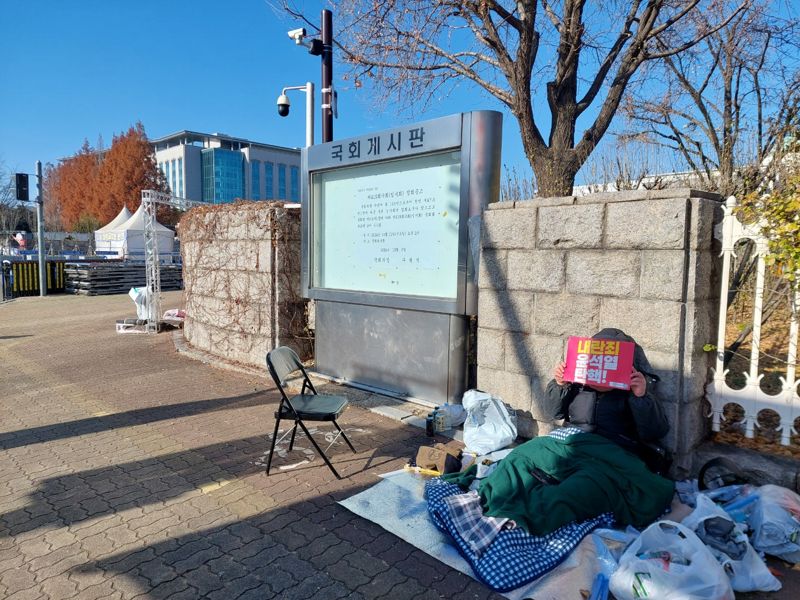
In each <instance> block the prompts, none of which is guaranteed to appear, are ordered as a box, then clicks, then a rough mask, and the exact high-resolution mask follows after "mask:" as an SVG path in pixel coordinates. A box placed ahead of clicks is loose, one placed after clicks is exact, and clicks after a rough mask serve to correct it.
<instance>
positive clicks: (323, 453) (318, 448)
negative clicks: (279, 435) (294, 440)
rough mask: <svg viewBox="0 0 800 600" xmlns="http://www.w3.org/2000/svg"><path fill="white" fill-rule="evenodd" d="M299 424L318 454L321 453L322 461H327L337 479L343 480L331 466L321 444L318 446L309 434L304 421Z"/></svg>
mask: <svg viewBox="0 0 800 600" xmlns="http://www.w3.org/2000/svg"><path fill="white" fill-rule="evenodd" d="M297 423H298V425H300V427H302V428H303V433H305V434H306V437H307V438H308V439H309V440H310V441H311V443H312V444H313V446H314V448H316V449H317V452H319V455H320V456H321V457H322V460H324V461H325V464H326V465H328V468H329V469H330V470H331V471H332V472H333V474H334V475H336V479H341V478H342V476H341V475H339V473H337V472H336V469H335V468H334V467H333V465H332V464H331V461H330V460H329V459H328V457H327V455H326V454H325V452H323V451H322V448H320V447H319V444H317V441H316V440H315V439H314V438H313V437H312V436H311V434H310V433H309V432H308V429H306V426H305V423H303V421H298V422H297Z"/></svg>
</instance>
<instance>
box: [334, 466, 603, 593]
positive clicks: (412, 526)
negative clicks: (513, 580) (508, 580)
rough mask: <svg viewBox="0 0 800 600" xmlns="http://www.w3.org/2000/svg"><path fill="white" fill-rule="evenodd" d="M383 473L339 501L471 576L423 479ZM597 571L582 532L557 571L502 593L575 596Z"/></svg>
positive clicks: (591, 548) (589, 584)
mask: <svg viewBox="0 0 800 600" xmlns="http://www.w3.org/2000/svg"><path fill="white" fill-rule="evenodd" d="M382 477H383V481H380V482H379V483H377V484H375V485H374V486H372V487H371V488H369V489H367V490H365V491H363V492H361V493H360V494H356V495H355V496H351V497H350V498H347V499H345V500H342V501H340V502H339V504H341V505H342V506H344V507H345V508H347V509H348V510H349V511H351V512H353V513H355V514H357V515H359V516H360V517H363V518H365V519H368V520H370V521H372V522H373V523H377V524H378V525H380V526H381V527H383V528H384V529H385V530H386V531H388V532H390V533H393V534H394V535H396V536H397V537H399V538H401V539H402V540H404V541H406V542H408V543H409V544H411V545H412V546H414V547H416V548H419V549H420V550H422V551H423V552H425V553H426V554H429V555H430V556H433V557H434V558H436V559H438V560H440V561H441V562H443V563H444V564H446V565H447V566H449V567H452V568H453V569H456V570H458V571H461V572H462V573H464V574H466V575H469V576H470V577H472V578H475V575H474V573H473V571H472V568H471V567H470V566H469V563H467V561H466V560H464V559H463V558H462V557H461V555H460V554H459V553H458V550H456V548H455V546H454V545H453V544H452V543H451V542H450V538H449V536H447V535H446V534H444V533H442V532H441V531H439V530H438V529H437V528H436V526H435V525H434V524H433V521H431V519H430V517H429V516H428V508H427V505H426V503H425V499H424V498H423V492H424V488H425V478H424V477H422V476H419V475H416V474H412V473H409V472H406V471H394V472H392V473H387V474H386V475H383V476H382ZM597 570H598V569H597V560H596V553H595V550H594V544H593V543H592V541H591V536H587V537H586V538H584V540H583V541H582V542H581V543H580V545H579V546H578V547H577V548H576V549H575V552H573V553H572V554H571V555H570V556H569V558H567V560H565V561H564V562H563V563H561V565H559V566H558V567H557V568H556V569H554V570H553V571H551V572H550V573H548V574H547V575H545V576H544V577H541V578H540V579H538V580H537V581H535V582H533V583H532V584H530V585H528V586H524V587H521V588H518V589H516V590H514V591H511V592H506V593H505V594H503V595H504V596H505V597H506V598H509V599H511V600H522V599H523V598H535V599H536V600H549V599H553V600H558V599H562V598H580V597H581V596H580V590H589V589H591V587H592V581H593V579H594V576H595V574H596V573H597Z"/></svg>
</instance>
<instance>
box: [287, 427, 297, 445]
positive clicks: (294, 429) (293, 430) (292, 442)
mask: <svg viewBox="0 0 800 600" xmlns="http://www.w3.org/2000/svg"><path fill="white" fill-rule="evenodd" d="M296 433H297V421H295V422H294V427H292V439H291V440H289V452H291V451H292V450H293V449H294V436H295V434H296Z"/></svg>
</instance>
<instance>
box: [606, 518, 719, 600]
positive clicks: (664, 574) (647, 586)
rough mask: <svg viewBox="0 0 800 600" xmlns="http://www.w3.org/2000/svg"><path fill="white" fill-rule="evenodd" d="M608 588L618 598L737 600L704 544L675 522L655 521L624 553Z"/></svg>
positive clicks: (626, 599)
mask: <svg viewBox="0 0 800 600" xmlns="http://www.w3.org/2000/svg"><path fill="white" fill-rule="evenodd" d="M609 589H610V590H611V592H612V593H613V594H614V596H616V598H617V599H618V600H634V599H639V598H658V599H659V600H734V595H733V590H732V589H731V584H730V581H729V580H728V577H727V576H726V575H725V571H723V569H722V565H720V564H719V563H718V562H717V561H716V559H715V558H714V556H713V555H712V554H711V552H710V551H709V549H708V548H706V547H705V545H704V544H703V542H701V541H700V539H699V538H698V537H697V536H696V535H695V534H694V533H693V532H692V531H691V530H690V529H688V528H686V527H684V526H683V525H681V524H680V523H675V522H673V521H657V522H656V523H653V524H652V525H650V527H648V528H647V529H645V530H644V531H643V532H642V534H641V535H640V536H639V537H638V538H636V539H635V540H634V541H633V542H632V543H631V545H630V546H628V548H627V550H625V552H624V553H623V554H622V557H621V558H620V561H619V568H618V569H617V570H616V571H614V574H613V575H612V576H611V582H610V587H609Z"/></svg>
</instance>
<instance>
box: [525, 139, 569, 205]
mask: <svg viewBox="0 0 800 600" xmlns="http://www.w3.org/2000/svg"><path fill="white" fill-rule="evenodd" d="M564 154H565V153H560V152H554V151H553V150H550V149H548V150H547V151H546V152H545V154H544V155H543V156H534V157H533V158H532V159H531V165H532V166H533V172H534V174H535V175H536V187H537V192H536V195H537V196H539V197H540V198H551V197H554V196H569V195H571V194H572V186H573V185H574V184H575V174H576V173H577V169H576V168H575V165H574V161H573V160H572V159H571V158H569V157H565V156H564Z"/></svg>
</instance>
